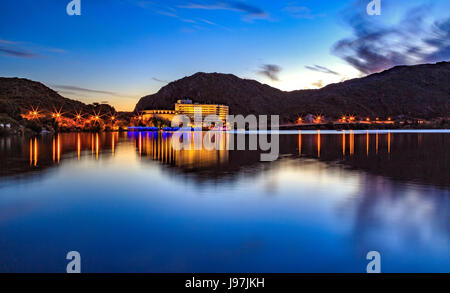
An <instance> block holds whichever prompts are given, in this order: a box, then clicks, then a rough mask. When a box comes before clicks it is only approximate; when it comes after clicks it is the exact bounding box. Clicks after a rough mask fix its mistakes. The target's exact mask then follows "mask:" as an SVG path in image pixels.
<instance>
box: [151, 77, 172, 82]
mask: <svg viewBox="0 0 450 293" xmlns="http://www.w3.org/2000/svg"><path fill="white" fill-rule="evenodd" d="M152 79H153V80H154V81H157V82H161V83H169V82H168V81H167V80H162V79H159V78H156V77H152Z"/></svg>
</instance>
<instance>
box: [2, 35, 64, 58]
mask: <svg viewBox="0 0 450 293" xmlns="http://www.w3.org/2000/svg"><path fill="white" fill-rule="evenodd" d="M18 45H21V46H20V47H19V46H18ZM23 46H27V47H31V48H32V49H31V50H27V49H23V48H21V47H23ZM35 51H38V52H39V51H40V52H44V51H45V52H51V53H66V52H67V51H65V50H63V49H59V48H51V47H44V46H40V45H37V44H33V43H26V42H16V41H10V40H4V39H0V55H4V56H12V57H19V58H39V57H44V55H42V54H39V53H36V52H35Z"/></svg>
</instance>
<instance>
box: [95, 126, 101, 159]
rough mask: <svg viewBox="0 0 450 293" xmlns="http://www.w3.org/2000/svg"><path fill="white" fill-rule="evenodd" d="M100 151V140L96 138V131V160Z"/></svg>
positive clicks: (96, 136) (96, 135)
mask: <svg viewBox="0 0 450 293" xmlns="http://www.w3.org/2000/svg"><path fill="white" fill-rule="evenodd" d="M99 151H100V142H99V138H98V133H96V134H95V159H96V160H98V153H99Z"/></svg>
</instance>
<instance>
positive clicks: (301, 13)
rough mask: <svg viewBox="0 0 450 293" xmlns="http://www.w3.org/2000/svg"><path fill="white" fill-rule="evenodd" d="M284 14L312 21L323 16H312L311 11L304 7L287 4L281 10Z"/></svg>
mask: <svg viewBox="0 0 450 293" xmlns="http://www.w3.org/2000/svg"><path fill="white" fill-rule="evenodd" d="M283 11H284V12H287V13H289V14H290V15H291V16H293V17H295V18H304V19H314V18H316V17H323V16H325V14H323V13H321V14H313V13H312V12H311V10H310V9H309V8H308V7H306V6H299V5H296V4H292V3H291V4H289V5H288V6H286V7H285V8H284V9H283Z"/></svg>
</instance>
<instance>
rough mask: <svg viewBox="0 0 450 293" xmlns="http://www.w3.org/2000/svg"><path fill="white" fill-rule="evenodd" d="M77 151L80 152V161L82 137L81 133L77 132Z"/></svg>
mask: <svg viewBox="0 0 450 293" xmlns="http://www.w3.org/2000/svg"><path fill="white" fill-rule="evenodd" d="M77 153H78V161H79V160H80V156H81V138H80V134H79V133H78V134H77Z"/></svg>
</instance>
